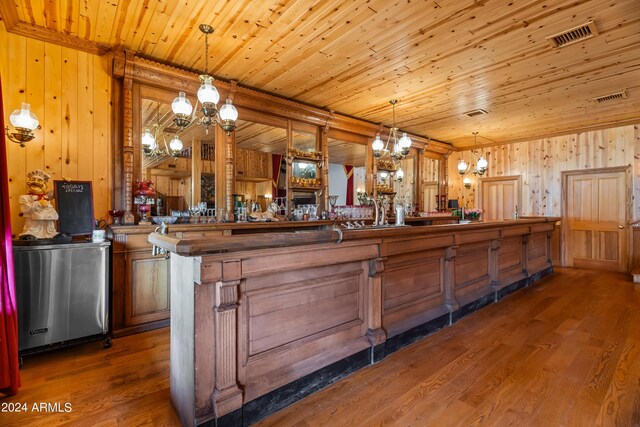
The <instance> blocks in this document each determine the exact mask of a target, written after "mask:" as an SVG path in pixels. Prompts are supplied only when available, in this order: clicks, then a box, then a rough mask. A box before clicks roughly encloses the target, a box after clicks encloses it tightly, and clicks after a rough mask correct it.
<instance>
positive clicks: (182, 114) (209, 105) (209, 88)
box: [171, 24, 238, 135]
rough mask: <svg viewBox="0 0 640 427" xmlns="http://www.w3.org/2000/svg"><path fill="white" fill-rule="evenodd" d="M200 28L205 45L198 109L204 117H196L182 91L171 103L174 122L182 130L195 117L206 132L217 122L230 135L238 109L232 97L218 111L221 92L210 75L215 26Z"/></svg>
mask: <svg viewBox="0 0 640 427" xmlns="http://www.w3.org/2000/svg"><path fill="white" fill-rule="evenodd" d="M198 28H200V31H202V32H203V33H204V47H205V55H204V57H205V67H204V74H202V75H201V76H200V81H201V85H200V88H199V89H198V93H197V95H198V103H199V104H200V105H201V107H200V109H199V110H198V111H200V113H202V117H200V118H197V119H196V117H195V111H194V110H193V108H192V106H191V103H190V102H189V100H188V99H187V98H186V96H185V94H184V92H180V93H179V94H178V97H177V98H176V99H175V100H174V101H173V103H172V104H171V109H172V110H173V113H174V114H175V118H174V122H175V124H176V126H178V127H179V128H180V130H184V128H186V127H187V126H189V125H191V123H192V122H193V121H194V119H195V120H196V121H197V123H198V124H201V125H203V126H204V127H205V133H207V134H208V133H209V126H211V125H213V124H214V123H217V124H218V125H219V126H220V127H221V128H222V129H224V130H225V131H226V132H227V135H229V134H231V132H233V131H234V130H235V128H236V120H238V110H237V109H236V107H234V106H233V103H232V101H231V99H227V102H226V104H225V105H223V106H222V108H221V109H220V111H218V101H219V100H220V93H219V92H218V89H217V88H216V87H215V86H214V85H213V81H214V79H213V77H211V76H210V75H209V34H213V27H211V26H210V25H207V24H200V26H199V27H198ZM196 107H197V104H196ZM192 112H193V115H192Z"/></svg>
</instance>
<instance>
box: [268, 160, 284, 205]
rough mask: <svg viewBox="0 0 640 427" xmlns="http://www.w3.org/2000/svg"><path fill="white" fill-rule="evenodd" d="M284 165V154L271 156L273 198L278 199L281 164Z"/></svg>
mask: <svg viewBox="0 0 640 427" xmlns="http://www.w3.org/2000/svg"><path fill="white" fill-rule="evenodd" d="M281 163H282V154H272V155H271V186H272V187H273V191H272V192H271V194H272V195H273V197H278V179H280V164H281Z"/></svg>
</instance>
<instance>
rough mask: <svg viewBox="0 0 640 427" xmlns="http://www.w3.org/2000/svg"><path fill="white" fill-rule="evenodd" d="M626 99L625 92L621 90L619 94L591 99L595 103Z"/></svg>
mask: <svg viewBox="0 0 640 427" xmlns="http://www.w3.org/2000/svg"><path fill="white" fill-rule="evenodd" d="M626 97H627V91H626V90H623V91H621V92H616V93H610V94H608V95H602V96H596V97H595V98H592V99H593V100H594V101H596V102H605V101H614V100H616V99H624V98H626Z"/></svg>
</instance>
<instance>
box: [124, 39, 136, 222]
mask: <svg viewBox="0 0 640 427" xmlns="http://www.w3.org/2000/svg"><path fill="white" fill-rule="evenodd" d="M122 88H123V91H124V93H123V99H122V102H123V108H122V112H123V118H122V124H123V132H124V137H123V140H122V146H123V147H122V162H123V165H122V188H123V191H122V207H123V209H124V211H125V214H124V217H123V218H122V220H123V222H124V224H133V223H134V222H135V216H134V214H133V209H132V207H133V194H132V193H133V182H134V159H135V156H134V147H133V62H132V61H130V52H128V51H125V52H124V79H123V85H122Z"/></svg>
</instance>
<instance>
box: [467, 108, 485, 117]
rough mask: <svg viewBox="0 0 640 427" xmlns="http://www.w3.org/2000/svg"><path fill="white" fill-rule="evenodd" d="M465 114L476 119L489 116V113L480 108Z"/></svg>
mask: <svg viewBox="0 0 640 427" xmlns="http://www.w3.org/2000/svg"><path fill="white" fill-rule="evenodd" d="M464 114H466V115H467V116H469V117H476V116H482V115H484V114H487V112H486V111H485V110H483V109H481V108H478V109H477V110H471V111H467V112H466V113H464Z"/></svg>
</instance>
